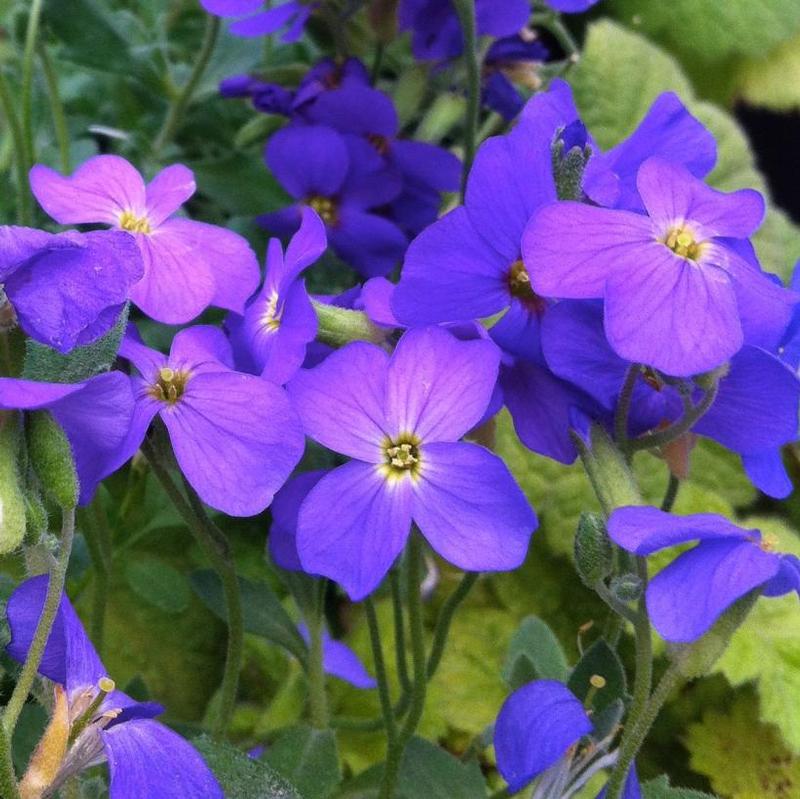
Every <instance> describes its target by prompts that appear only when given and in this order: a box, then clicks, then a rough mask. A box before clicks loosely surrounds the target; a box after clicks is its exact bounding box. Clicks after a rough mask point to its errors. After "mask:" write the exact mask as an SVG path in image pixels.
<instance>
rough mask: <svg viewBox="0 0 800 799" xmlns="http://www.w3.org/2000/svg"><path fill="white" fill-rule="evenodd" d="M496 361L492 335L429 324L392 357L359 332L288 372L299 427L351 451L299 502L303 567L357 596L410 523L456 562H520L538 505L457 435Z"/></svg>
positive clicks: (487, 391) (494, 460)
mask: <svg viewBox="0 0 800 799" xmlns="http://www.w3.org/2000/svg"><path fill="white" fill-rule="evenodd" d="M498 365H499V354H498V352H497V349H496V347H495V346H494V345H493V344H492V343H491V342H488V341H485V340H484V341H459V340H458V339H456V338H455V337H454V336H452V335H451V334H450V333H448V332H447V331H445V330H442V329H440V328H436V327H429V328H420V329H416V330H411V331H409V332H407V333H405V334H404V335H403V337H402V338H401V339H400V342H399V344H398V345H397V348H396V349H395V351H394V354H393V355H391V356H389V355H388V354H387V353H386V352H385V351H384V350H382V349H380V348H379V347H376V346H374V345H371V344H366V343H361V342H356V343H353V344H350V345H349V346H347V347H345V348H343V349H341V350H339V351H337V352H334V353H333V354H332V355H330V356H328V358H327V359H326V360H325V361H323V363H321V364H320V365H319V366H317V367H316V368H314V369H312V370H308V371H301V372H300V373H299V374H298V375H297V376H295V378H294V379H293V380H292V381H291V382H290V383H289V385H288V389H289V393H290V395H291V397H292V400H293V401H294V404H295V407H296V408H297V411H298V413H299V414H300V417H301V419H302V421H303V426H304V427H305V430H306V433H307V434H308V435H309V436H311V437H312V438H314V439H315V440H316V441H318V442H319V443H321V444H323V445H324V446H326V447H328V448H329V449H332V450H334V451H336V452H340V453H342V454H343V455H347V456H349V457H351V458H352V459H353V460H351V461H350V462H349V463H346V464H345V465H344V466H339V467H338V468H336V469H334V470H333V471H331V472H330V473H329V474H327V475H325V476H324V477H322V479H321V480H320V481H319V483H317V485H316V486H314V487H313V488H312V489H311V491H310V492H309V494H308V496H307V498H306V499H305V501H304V502H303V504H302V506H301V508H300V513H299V520H298V529H297V551H298V555H299V559H300V562H301V563H302V565H303V568H304V569H305V570H306V571H307V572H309V573H311V574H320V575H324V576H326V577H330V578H332V579H335V580H336V581H338V582H339V583H340V584H341V585H342V586H343V587H344V588H345V590H346V591H347V592H348V594H349V595H350V596H351V598H353V599H356V600H357V599H362V598H363V597H365V596H366V595H367V594H369V593H370V592H371V591H373V590H374V589H375V588H376V587H377V585H378V584H379V583H380V582H381V580H382V579H383V577H384V575H385V574H386V572H387V571H388V570H389V568H390V567H391V565H392V563H393V562H394V560H395V558H396V557H397V556H398V555H399V554H400V552H401V551H402V549H403V547H404V546H405V543H406V540H407V538H408V536H409V533H410V531H411V525H412V522H414V523H416V524H417V526H418V527H419V529H420V531H421V532H422V535H423V536H424V537H425V538H426V539H427V540H428V542H429V543H430V545H431V546H432V547H433V549H434V550H436V552H438V553H439V554H440V555H441V556H442V557H444V558H445V559H446V560H448V561H450V562H451V563H453V564H455V565H456V566H458V567H460V568H462V569H465V570H470V571H482V570H487V571H497V570H506V569H513V568H516V567H517V566H519V564H520V563H522V561H523V559H524V558H525V553H526V551H527V548H528V542H529V540H530V536H531V533H532V532H533V530H534V528H535V527H536V516H535V514H534V513H533V511H532V510H531V508H530V506H529V505H528V503H527V501H526V500H525V497H524V496H523V494H522V492H521V491H520V489H519V487H518V486H517V484H516V483H515V482H514V480H513V478H512V477H511V475H510V473H509V471H508V469H507V468H506V466H505V464H504V463H503V462H502V461H501V460H500V459H499V458H498V457H496V456H495V455H493V454H492V453H491V452H489V451H487V450H486V449H484V448H483V447H480V446H478V445H476V444H470V443H464V442H459V439H460V438H461V437H462V436H463V435H465V434H466V433H467V432H468V431H469V430H470V429H471V428H472V427H474V426H475V425H476V424H477V423H478V422H479V421H480V419H481V418H482V416H483V415H484V412H485V410H486V408H487V407H488V405H489V402H490V399H491V396H492V392H493V389H494V386H495V382H496V380H497V372H498Z"/></svg>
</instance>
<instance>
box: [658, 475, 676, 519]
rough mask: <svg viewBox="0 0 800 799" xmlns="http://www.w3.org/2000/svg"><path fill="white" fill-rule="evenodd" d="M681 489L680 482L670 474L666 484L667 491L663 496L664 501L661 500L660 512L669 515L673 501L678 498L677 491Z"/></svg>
mask: <svg viewBox="0 0 800 799" xmlns="http://www.w3.org/2000/svg"><path fill="white" fill-rule="evenodd" d="M680 487H681V481H680V480H679V479H678V478H677V477H675V475H674V474H672V473H671V472H670V475H669V482H668V483H667V490H666V492H665V494H664V499H662V500H661V510H663V511H665V512H666V513H669V512H670V511H671V510H672V507H673V505H674V504H675V500H676V499H677V498H678V491H679V490H680Z"/></svg>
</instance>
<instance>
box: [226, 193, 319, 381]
mask: <svg viewBox="0 0 800 799" xmlns="http://www.w3.org/2000/svg"><path fill="white" fill-rule="evenodd" d="M326 246H327V241H326V238H325V226H324V225H323V224H322V220H321V219H320V218H319V216H318V215H317V214H316V213H315V212H314V211H313V210H312V209H311V208H304V209H303V210H302V222H301V224H300V229H299V230H298V231H297V233H296V234H295V235H294V237H293V238H292V240H291V241H290V242H289V246H288V248H287V249H286V254H285V255H284V252H283V247H281V243H280V241H278V240H277V239H272V240H271V241H270V243H269V249H268V250H267V270H266V274H265V276H264V284H263V286H262V287H261V291H260V292H259V293H258V294H257V295H256V296H255V297H254V298H253V299H252V300H250V302H249V303H248V304H247V308H246V309H245V312H244V316H243V317H229V318H228V321H227V323H226V324H227V327H228V330H229V331H230V334H231V339H232V343H233V346H234V354H235V356H236V362H237V366H238V367H239V368H240V369H241V370H242V371H247V372H255V373H257V374H260V375H261V376H262V377H265V378H267V379H269V380H271V381H272V382H273V383H278V384H279V385H282V384H283V383H285V382H287V381H288V380H289V378H290V377H291V376H292V375H293V374H294V373H295V372H296V371H297V370H298V369H299V368H300V367H301V366H302V365H303V360H304V359H305V357H306V347H307V345H308V344H309V343H310V342H311V341H313V340H314V337H315V336H316V334H317V316H316V314H315V313H314V308H313V306H312V305H311V299H310V298H309V296H308V292H307V291H306V287H305V284H304V283H303V281H302V279H301V278H300V275H301V273H302V272H303V270H304V269H306V267H308V266H310V265H311V264H312V263H313V262H314V261H316V260H317V259H318V258H319V257H320V255H322V253H323V252H325V248H326Z"/></svg>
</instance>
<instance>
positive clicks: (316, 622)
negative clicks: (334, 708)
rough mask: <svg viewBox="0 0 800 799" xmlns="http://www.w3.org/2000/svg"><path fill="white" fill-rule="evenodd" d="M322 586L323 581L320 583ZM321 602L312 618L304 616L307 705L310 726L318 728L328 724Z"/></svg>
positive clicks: (320, 728) (324, 727)
mask: <svg viewBox="0 0 800 799" xmlns="http://www.w3.org/2000/svg"><path fill="white" fill-rule="evenodd" d="M322 585H323V586H324V582H323V583H322ZM324 623H325V622H324V614H323V612H322V603H321V602H320V603H319V606H318V608H317V612H316V613H315V614H314V617H313V618H306V624H307V625H308V635H309V638H310V645H309V648H308V669H307V674H308V706H309V710H310V715H311V726H312V727H314V728H315V729H318V730H324V729H327V728H328V726H329V724H330V716H329V714H328V695H327V693H326V689H325V669H324V667H323V664H322V630H323V626H324Z"/></svg>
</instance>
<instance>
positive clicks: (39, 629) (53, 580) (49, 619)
mask: <svg viewBox="0 0 800 799" xmlns="http://www.w3.org/2000/svg"><path fill="white" fill-rule="evenodd" d="M74 540H75V508H63V509H62V511H61V547H60V550H59V553H58V558H57V559H56V561H55V562H54V563H53V565H52V568H51V569H50V577H49V580H48V583H47V593H46V594H45V598H44V605H43V606H42V615H41V616H40V617H39V622H38V624H37V625H36V632H35V633H34V634H33V641H32V643H31V647H30V649H29V650H28V657H27V658H26V659H25V663H24V664H23V666H22V671H21V672H20V675H19V679H18V680H17V684H16V685H15V686H14V691H13V693H12V694H11V698H10V699H9V700H8V704H7V705H6V709H5V711H4V712H3V729H4V732H5V734H6V735H7V736H8V738H9V739H10V738H11V736H12V735H13V733H14V728H15V727H16V725H17V721H18V719H19V714H20V713H21V712H22V708H23V706H24V705H25V702H26V701H27V699H28V695H29V694H30V692H31V688H32V687H33V683H34V681H35V680H36V674H37V673H38V670H39V666H40V665H41V662H42V656H43V655H44V650H45V646H47V641H48V639H49V638H50V633H51V632H52V630H53V624H54V623H55V620H56V614H57V613H58V608H59V607H60V605H61V598H62V596H63V595H64V584H65V583H66V579H67V567H68V566H69V558H70V555H71V554H72V544H73V541H74Z"/></svg>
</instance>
